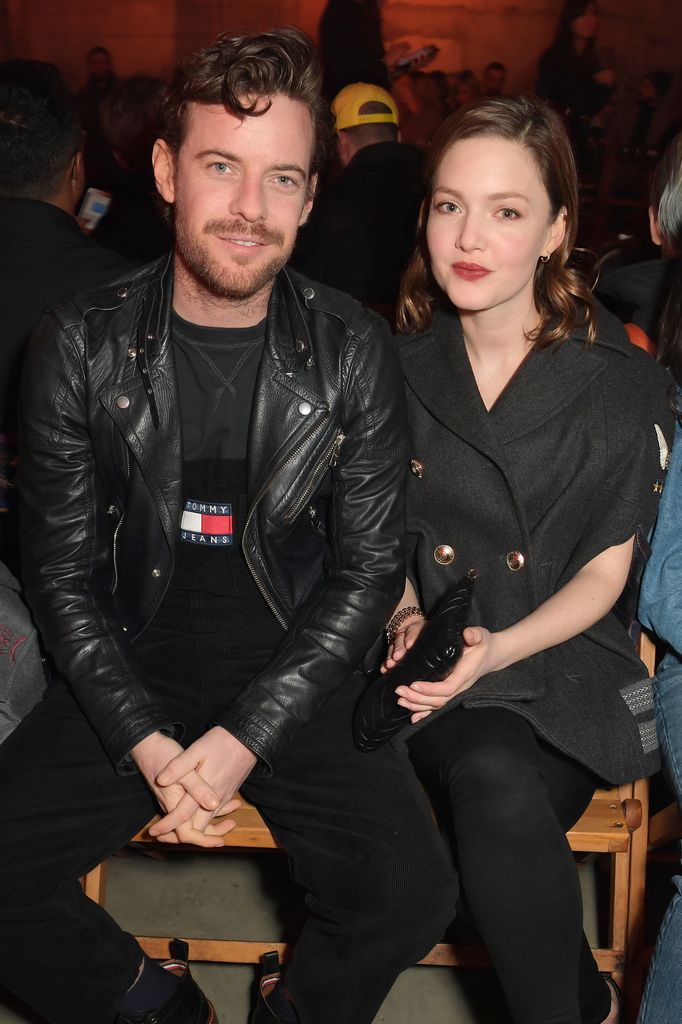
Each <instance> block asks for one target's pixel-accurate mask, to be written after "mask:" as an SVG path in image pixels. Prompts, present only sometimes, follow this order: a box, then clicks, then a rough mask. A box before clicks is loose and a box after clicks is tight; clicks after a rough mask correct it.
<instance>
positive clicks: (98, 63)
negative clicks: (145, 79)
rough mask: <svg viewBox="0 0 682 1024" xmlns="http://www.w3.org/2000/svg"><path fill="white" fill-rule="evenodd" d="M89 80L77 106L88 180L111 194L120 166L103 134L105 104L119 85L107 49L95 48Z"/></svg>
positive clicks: (88, 60) (89, 61)
mask: <svg viewBox="0 0 682 1024" xmlns="http://www.w3.org/2000/svg"><path fill="white" fill-rule="evenodd" d="M85 59H86V67H87V71H88V80H87V82H86V83H85V85H84V86H83V88H82V89H81V90H80V92H79V93H78V94H77V96H76V104H77V106H78V113H79V116H80V119H81V125H82V127H83V131H84V132H85V180H86V184H87V185H88V186H93V185H94V186H95V187H96V188H103V189H105V190H108V191H110V190H111V188H112V185H113V183H114V180H115V179H114V171H115V168H116V162H115V160H114V156H113V154H112V152H111V147H110V146H109V143H108V142H107V140H106V138H105V135H104V132H103V131H102V116H101V115H102V102H103V101H104V100H105V99H106V97H107V96H109V94H110V93H111V92H112V91H113V89H114V88H115V86H116V83H117V81H118V78H117V75H116V72H115V71H114V69H113V65H112V61H111V54H110V53H109V51H108V50H107V49H105V47H103V46H93V47H92V49H90V50H88V52H87V54H86V58H85Z"/></svg>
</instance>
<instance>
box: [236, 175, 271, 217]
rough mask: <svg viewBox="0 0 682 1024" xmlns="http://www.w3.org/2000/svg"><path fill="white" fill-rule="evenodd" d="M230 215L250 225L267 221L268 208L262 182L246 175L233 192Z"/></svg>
mask: <svg viewBox="0 0 682 1024" xmlns="http://www.w3.org/2000/svg"><path fill="white" fill-rule="evenodd" d="M230 213H231V214H232V215H233V216H234V217H243V218H244V220H246V221H249V222H250V223H253V222H255V221H259V220H265V218H266V216H267V206H266V202H265V194H264V191H263V185H262V182H260V181H259V180H257V179H256V178H252V177H250V176H248V175H245V176H244V177H243V178H242V179H241V181H240V182H239V183H238V185H237V186H236V188H235V189H233V191H232V195H231V197H230Z"/></svg>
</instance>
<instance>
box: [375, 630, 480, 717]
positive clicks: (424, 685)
mask: <svg viewBox="0 0 682 1024" xmlns="http://www.w3.org/2000/svg"><path fill="white" fill-rule="evenodd" d="M497 636H498V634H496V633H491V632H490V630H488V629H484V628H483V627H482V626H468V627H467V628H466V629H465V630H464V633H463V634H462V638H463V640H464V648H463V650H462V656H461V658H460V659H459V661H458V662H457V664H456V665H455V667H454V668H453V670H452V672H451V673H450V675H448V676H446V677H445V679H443V680H442V682H440V683H429V682H426V680H419V681H417V682H414V683H412V684H411V685H410V686H399V687H398V688H397V690H396V691H395V692H396V693H397V695H398V697H399V700H398V704H400V706H401V707H403V708H407V710H408V711H412V712H414V714H413V715H412V718H411V721H412V723H413V724H414V723H415V722H419V721H421V720H422V718H426V717H427V715H430V714H431V712H432V711H435V710H436V709H437V708H442V707H443V705H444V704H447V702H448V701H449V700H452V698H453V697H455V696H456V695H457V694H458V693H463V692H464V690H468V689H469V688H470V687H471V686H473V685H474V683H475V682H476V680H477V679H480V677H481V676H484V675H486V674H487V673H488V672H494V671H496V669H498V668H500V659H499V657H498V650H497V648H498V643H497ZM396 639H397V637H396ZM412 642H413V643H414V641H412Z"/></svg>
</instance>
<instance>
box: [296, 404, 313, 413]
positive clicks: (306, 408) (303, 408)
mask: <svg viewBox="0 0 682 1024" xmlns="http://www.w3.org/2000/svg"><path fill="white" fill-rule="evenodd" d="M298 411H299V412H300V414H301V416H310V414H311V412H312V411H313V407H312V405H311V404H310V402H301V404H300V405H299V407H298Z"/></svg>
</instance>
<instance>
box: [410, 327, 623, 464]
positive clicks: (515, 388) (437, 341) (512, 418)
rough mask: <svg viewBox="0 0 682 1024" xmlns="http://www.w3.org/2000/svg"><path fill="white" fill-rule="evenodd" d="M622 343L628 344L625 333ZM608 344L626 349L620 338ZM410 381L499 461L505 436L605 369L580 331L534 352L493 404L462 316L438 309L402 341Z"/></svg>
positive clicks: (544, 416) (543, 415)
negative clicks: (477, 372)
mask: <svg viewBox="0 0 682 1024" xmlns="http://www.w3.org/2000/svg"><path fill="white" fill-rule="evenodd" d="M625 344H626V345H627V344H628V343H627V339H626V342H625ZM608 345H609V347H610V346H611V345H613V346H615V347H616V348H617V349H618V351H622V354H623V355H624V356H626V357H627V356H628V352H627V349H621V346H620V343H619V341H618V339H615V340H614V339H610V340H609V342H608ZM400 350H401V357H402V361H403V370H404V373H405V378H406V380H407V384H408V387H409V388H411V389H412V391H413V392H414V393H415V395H416V396H417V398H418V399H419V400H420V402H421V403H422V404H423V405H424V406H425V407H426V408H427V409H429V411H430V412H431V413H432V414H433V415H434V416H435V417H436V418H437V419H438V420H439V421H440V422H441V423H443V425H444V426H445V427H447V428H448V429H449V430H451V431H452V432H453V433H455V434H457V435H458V436H460V437H462V438H463V439H464V440H465V441H466V442H467V443H468V444H471V445H472V446H473V447H474V448H476V449H478V450H479V451H481V452H483V453H484V454H486V455H488V456H489V457H490V458H493V459H494V460H495V461H496V462H500V459H501V451H500V444H505V443H508V442H510V441H514V440H516V439H517V438H519V437H523V435H524V434H527V433H530V432H531V431H534V430H537V429H538V428H539V427H541V426H542V424H543V423H545V422H547V421H549V420H551V419H552V418H553V417H554V416H556V415H558V414H559V413H560V412H561V411H562V409H564V408H565V406H566V405H568V404H569V403H570V402H572V401H573V400H574V399H575V398H576V396H577V395H578V394H579V393H580V392H581V391H582V390H584V389H585V388H586V387H587V386H588V385H589V384H590V382H591V381H593V380H594V379H595V377H597V376H598V375H599V374H601V373H602V372H603V371H604V369H605V365H606V364H605V360H604V357H603V354H601V353H600V352H599V346H594V347H593V348H587V347H586V346H585V344H584V338H583V337H582V336H581V335H580V333H579V332H578V333H577V334H576V336H575V337H574V338H571V339H570V340H569V341H567V342H565V343H563V344H557V345H552V346H550V347H549V348H547V349H543V350H542V351H540V352H535V351H533V352H531V353H530V354H529V355H528V357H527V358H526V359H525V360H524V362H523V363H522V364H521V366H520V367H519V369H518V371H517V372H516V374H515V375H514V377H513V378H512V379H511V380H510V382H509V384H508V385H507V387H506V388H505V390H504V391H503V392H502V394H501V395H500V397H499V398H498V400H497V402H496V403H495V405H494V406H493V407H492V409H491V410H490V412H488V411H487V410H486V408H485V406H484V404H483V401H482V399H481V396H480V394H479V391H478V387H477V385H476V380H475V378H474V374H473V371H472V368H471V363H470V362H469V357H468V355H467V352H466V348H465V345H464V338H463V336H462V328H461V324H460V322H459V318H458V317H457V315H456V314H455V313H454V312H444V311H438V312H436V314H435V316H434V321H433V324H432V326H431V328H429V329H428V330H426V331H425V332H424V333H422V334H417V335H410V336H408V337H406V338H404V339H402V341H401V343H400Z"/></svg>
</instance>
